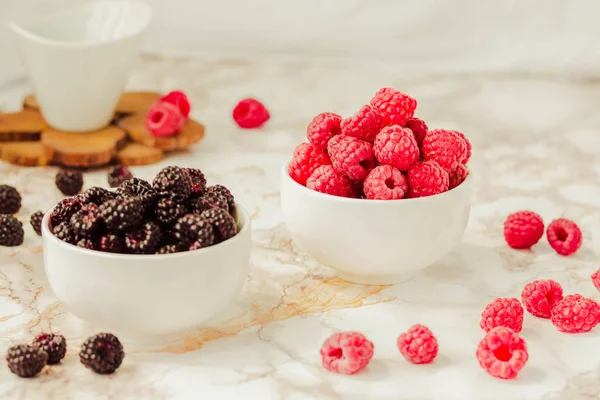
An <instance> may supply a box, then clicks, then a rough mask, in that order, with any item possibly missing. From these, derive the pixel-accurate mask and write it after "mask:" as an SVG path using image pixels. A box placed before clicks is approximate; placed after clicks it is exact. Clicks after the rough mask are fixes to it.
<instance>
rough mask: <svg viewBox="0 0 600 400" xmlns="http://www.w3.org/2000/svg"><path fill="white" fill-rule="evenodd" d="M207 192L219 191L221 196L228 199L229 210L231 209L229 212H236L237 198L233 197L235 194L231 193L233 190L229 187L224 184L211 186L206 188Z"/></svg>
mask: <svg viewBox="0 0 600 400" xmlns="http://www.w3.org/2000/svg"><path fill="white" fill-rule="evenodd" d="M206 192H207V193H218V194H220V195H221V196H223V197H225V200H227V206H228V209H227V211H229V214H233V213H234V212H235V198H234V197H233V194H231V191H230V190H229V189H227V188H226V187H225V186H223V185H214V186H209V187H207V188H206ZM221 208H222V207H221Z"/></svg>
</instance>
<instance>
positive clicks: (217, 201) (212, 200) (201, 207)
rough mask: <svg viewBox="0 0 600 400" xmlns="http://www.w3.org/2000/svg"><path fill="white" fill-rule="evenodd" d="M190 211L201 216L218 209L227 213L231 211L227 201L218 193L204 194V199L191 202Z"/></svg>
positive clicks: (200, 198)
mask: <svg viewBox="0 0 600 400" xmlns="http://www.w3.org/2000/svg"><path fill="white" fill-rule="evenodd" d="M189 206H190V209H191V210H192V211H193V212H194V213H196V214H201V213H202V212H203V211H205V210H210V209H211V208H214V207H218V208H222V209H224V210H225V211H228V210H229V206H228V205H227V199H226V198H225V197H223V196H221V195H220V194H219V193H216V192H209V191H206V192H204V195H203V196H202V197H196V198H192V199H190V200H189Z"/></svg>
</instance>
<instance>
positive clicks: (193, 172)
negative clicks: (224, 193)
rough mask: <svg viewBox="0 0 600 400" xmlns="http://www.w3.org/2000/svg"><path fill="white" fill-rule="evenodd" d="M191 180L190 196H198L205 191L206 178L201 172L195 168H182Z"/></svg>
mask: <svg viewBox="0 0 600 400" xmlns="http://www.w3.org/2000/svg"><path fill="white" fill-rule="evenodd" d="M184 169H185V170H186V171H187V173H188V175H189V176H190V179H191V180H192V195H196V196H200V195H201V194H202V193H203V192H204V189H206V178H205V177H204V174H203V173H202V171H200V170H199V169H196V168H184Z"/></svg>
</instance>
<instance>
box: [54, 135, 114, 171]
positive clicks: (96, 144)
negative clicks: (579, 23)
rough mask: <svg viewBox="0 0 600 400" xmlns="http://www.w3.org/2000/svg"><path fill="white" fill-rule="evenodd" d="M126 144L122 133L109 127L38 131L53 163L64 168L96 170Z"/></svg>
mask: <svg viewBox="0 0 600 400" xmlns="http://www.w3.org/2000/svg"><path fill="white" fill-rule="evenodd" d="M125 143H126V135H125V132H124V131H123V130H122V129H120V128H119V127H116V126H109V127H107V128H104V129H100V130H98V131H94V132H81V133H74V132H61V131H57V130H54V129H49V130H46V131H44V132H42V144H43V145H44V146H45V147H48V148H50V149H52V150H53V153H54V157H53V160H52V161H53V162H54V163H56V164H60V165H64V166H67V167H96V166H101V165H105V164H107V163H109V162H110V161H111V160H112V159H113V158H114V157H115V156H116V154H117V150H119V149H120V148H122V147H123V146H124V145H125Z"/></svg>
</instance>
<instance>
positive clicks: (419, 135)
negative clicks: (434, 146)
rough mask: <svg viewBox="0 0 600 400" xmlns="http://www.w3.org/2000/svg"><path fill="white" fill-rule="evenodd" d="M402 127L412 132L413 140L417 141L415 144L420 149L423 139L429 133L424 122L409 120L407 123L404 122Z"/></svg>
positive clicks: (415, 119) (414, 119) (416, 119)
mask: <svg viewBox="0 0 600 400" xmlns="http://www.w3.org/2000/svg"><path fill="white" fill-rule="evenodd" d="M404 127H405V128H408V129H410V130H411V131H412V133H413V135H415V140H416V141H417V144H418V145H419V147H421V143H423V139H424V138H425V135H427V132H428V131H429V128H428V127H427V124H426V123H425V121H423V120H422V119H419V118H411V119H409V120H408V121H406V124H404Z"/></svg>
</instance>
